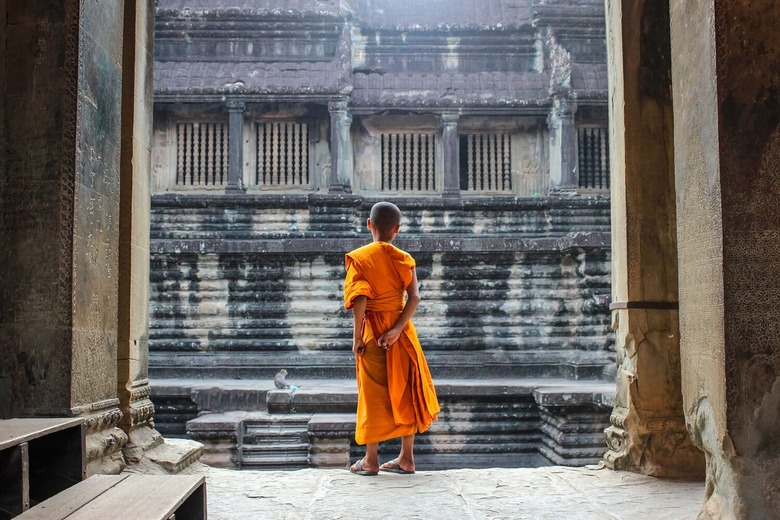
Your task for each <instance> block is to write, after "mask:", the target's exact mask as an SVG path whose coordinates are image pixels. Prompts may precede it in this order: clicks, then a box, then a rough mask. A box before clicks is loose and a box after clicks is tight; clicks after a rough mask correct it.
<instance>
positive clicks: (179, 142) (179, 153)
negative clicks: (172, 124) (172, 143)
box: [176, 123, 186, 184]
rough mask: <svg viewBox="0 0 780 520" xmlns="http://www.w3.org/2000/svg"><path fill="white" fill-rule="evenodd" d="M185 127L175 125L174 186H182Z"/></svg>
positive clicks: (183, 180) (183, 181)
mask: <svg viewBox="0 0 780 520" xmlns="http://www.w3.org/2000/svg"><path fill="white" fill-rule="evenodd" d="M184 132H185V125H183V124H181V123H179V124H178V125H176V184H184V183H185V179H184V146H185V143H186V140H185V139H186V136H185V134H184Z"/></svg>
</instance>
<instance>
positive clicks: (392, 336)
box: [376, 327, 401, 350]
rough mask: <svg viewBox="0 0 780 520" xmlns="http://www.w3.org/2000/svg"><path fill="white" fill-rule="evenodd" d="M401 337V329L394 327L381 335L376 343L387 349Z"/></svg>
mask: <svg viewBox="0 0 780 520" xmlns="http://www.w3.org/2000/svg"><path fill="white" fill-rule="evenodd" d="M400 337H401V331H400V330H397V329H396V328H395V327H393V328H392V329H390V330H388V331H387V332H385V333H384V334H382V335H381V336H379V340H378V341H377V342H376V343H377V345H379V346H380V347H382V348H383V349H385V350H387V349H389V348H390V347H392V346H393V344H394V343H395V342H396V341H398V338H400Z"/></svg>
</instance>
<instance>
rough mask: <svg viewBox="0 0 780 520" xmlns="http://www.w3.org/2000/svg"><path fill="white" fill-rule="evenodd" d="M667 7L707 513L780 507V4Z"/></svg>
mask: <svg viewBox="0 0 780 520" xmlns="http://www.w3.org/2000/svg"><path fill="white" fill-rule="evenodd" d="M671 11H672V12H671V36H672V37H671V44H672V45H671V46H672V78H673V90H672V92H673V94H674V115H675V118H674V124H675V131H674V143H675V153H674V160H675V168H676V192H677V222H678V225H677V236H678V242H679V244H680V247H679V265H680V269H679V285H680V332H681V338H682V348H681V350H682V376H683V397H684V403H685V415H686V420H687V423H688V427H689V429H690V430H691V432H692V434H693V438H694V441H695V442H696V444H697V445H699V446H700V447H701V448H702V449H703V450H704V452H705V453H706V459H707V486H706V488H705V489H706V497H705V504H704V508H703V510H702V512H701V514H700V516H699V518H702V519H706V518H777V514H778V511H780V492H779V490H778V482H780V441H779V440H778V439H780V347H779V346H778V338H780V315H779V314H780V206H779V205H778V201H780V167H778V165H780V103H778V80H777V77H778V76H777V71H778V70H780V46H778V45H777V34H778V33H780V4H778V3H777V2H776V1H775V0H754V1H752V2H743V1H742V0H718V1H717V2H715V1H714V0H677V1H675V2H672V9H671ZM770 42H771V43H770Z"/></svg>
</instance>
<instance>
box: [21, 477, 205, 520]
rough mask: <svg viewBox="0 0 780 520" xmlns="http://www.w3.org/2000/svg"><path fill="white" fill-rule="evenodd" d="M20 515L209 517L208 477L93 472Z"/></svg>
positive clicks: (144, 519) (53, 519)
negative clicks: (81, 480)
mask: <svg viewBox="0 0 780 520" xmlns="http://www.w3.org/2000/svg"><path fill="white" fill-rule="evenodd" d="M17 518H18V519H19V520H44V519H45V520H62V519H65V518H67V519H68V520H96V519H106V518H116V519H121V518H128V519H133V520H200V519H205V518H206V479H205V477H203V476H196V475H135V474H123V475H93V476H92V477H90V478H88V479H87V480H85V481H83V482H80V483H78V484H76V485H75V486H72V487H70V488H68V489H66V490H65V491H62V492H61V493H59V494H58V495H56V496H54V497H52V498H50V499H48V500H46V501H45V502H42V503H40V504H38V505H37V506H35V507H33V508H32V509H30V510H29V511H27V512H25V513H24V514H22V515H21V516H18V517H17Z"/></svg>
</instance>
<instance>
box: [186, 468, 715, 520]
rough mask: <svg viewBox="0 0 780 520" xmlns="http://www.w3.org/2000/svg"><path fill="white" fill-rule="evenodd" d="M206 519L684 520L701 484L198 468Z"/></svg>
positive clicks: (600, 476) (599, 472) (599, 473)
mask: <svg viewBox="0 0 780 520" xmlns="http://www.w3.org/2000/svg"><path fill="white" fill-rule="evenodd" d="M195 471H200V472H204V473H205V475H206V478H207V485H208V510H209V518H210V519H212V520H222V519H224V520H227V519H231V520H233V519H243V518H246V519H250V518H251V519H260V518H262V519H268V520H284V519H290V520H293V519H294V520H301V519H307V520H308V519H311V520H315V519H317V520H319V519H322V520H330V519H341V518H344V519H404V520H406V519H426V520H439V519H441V520H456V519H461V518H462V519H472V520H476V519H525V518H528V519H578V520H580V519H631V520H641V519H648V520H650V519H652V520H664V519H669V520H671V519H675V520H677V519H689V518H690V519H693V518H696V515H697V514H698V512H699V510H700V509H701V503H702V497H703V495H704V483H703V482H682V481H674V480H661V479H655V478H652V477H647V476H643V475H637V474H634V473H628V472H623V471H612V470H608V469H600V468H599V467H598V466H591V467H588V468H568V467H561V466H549V467H544V468H533V469H531V468H525V469H481V470H473V469H463V470H448V471H418V472H417V473H416V474H414V475H395V474H389V473H382V474H380V475H379V476H375V477H360V476H356V475H353V474H351V473H350V472H349V471H347V470H339V469H305V470H298V471H236V470H227V469H216V468H209V467H207V466H203V465H201V466H200V468H198V469H196V470H195Z"/></svg>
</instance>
